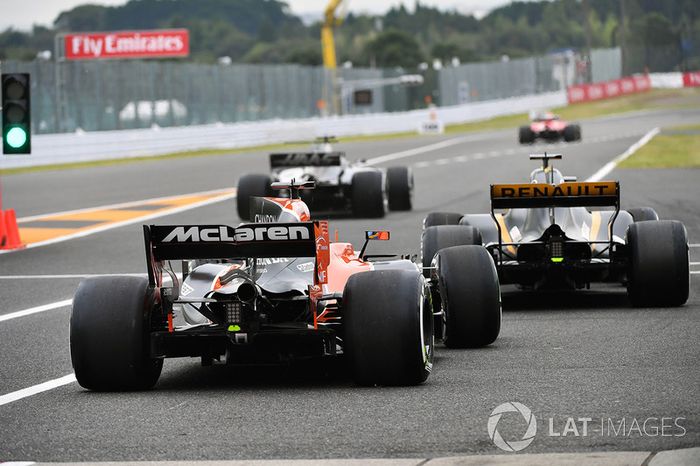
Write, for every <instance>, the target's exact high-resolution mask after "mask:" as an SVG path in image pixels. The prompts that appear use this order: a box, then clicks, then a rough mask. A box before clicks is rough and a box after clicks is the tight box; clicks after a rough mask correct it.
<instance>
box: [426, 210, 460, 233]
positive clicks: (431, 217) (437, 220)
mask: <svg viewBox="0 0 700 466" xmlns="http://www.w3.org/2000/svg"><path fill="white" fill-rule="evenodd" d="M462 216H463V214H458V213H455V212H430V213H429V214H428V216H427V217H425V218H424V219H423V228H424V229H425V228H428V227H434V226H436V225H459V221H460V220H461V219H462Z"/></svg>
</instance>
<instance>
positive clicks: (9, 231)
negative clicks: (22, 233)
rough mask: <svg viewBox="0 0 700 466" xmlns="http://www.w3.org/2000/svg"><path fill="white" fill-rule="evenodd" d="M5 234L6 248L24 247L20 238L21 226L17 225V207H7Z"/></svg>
mask: <svg viewBox="0 0 700 466" xmlns="http://www.w3.org/2000/svg"><path fill="white" fill-rule="evenodd" d="M5 235H6V236H7V242H6V244H5V247H4V248H5V249H17V248H22V247H24V244H22V240H20V238H19V227H18V226H17V217H16V215H15V209H7V210H6V211H5Z"/></svg>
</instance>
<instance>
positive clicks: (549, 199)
mask: <svg viewBox="0 0 700 466" xmlns="http://www.w3.org/2000/svg"><path fill="white" fill-rule="evenodd" d="M619 205H620V185H619V183H618V182H617V181H596V182H564V183H561V184H557V185H554V184H544V183H527V184H494V185H491V210H495V209H532V208H537V207H605V206H610V207H617V208H618V209H619Z"/></svg>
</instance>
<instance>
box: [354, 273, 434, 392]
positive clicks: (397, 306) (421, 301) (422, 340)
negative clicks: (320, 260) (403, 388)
mask: <svg viewBox="0 0 700 466" xmlns="http://www.w3.org/2000/svg"><path fill="white" fill-rule="evenodd" d="M432 321H433V316H432V306H431V301H430V295H429V293H428V291H427V290H426V287H425V282H424V280H423V277H421V275H420V274H419V273H418V272H415V271H409V270H378V271H372V272H363V273H358V274H354V275H352V276H351V277H350V278H349V279H348V281H347V283H346V285H345V290H344V292H343V325H344V331H345V342H344V348H343V352H344V353H345V357H346V358H347V361H348V366H349V368H350V371H351V373H352V377H353V379H354V380H355V382H356V383H358V384H360V385H417V384H420V383H422V382H424V381H425V380H426V379H427V378H428V376H429V375H430V371H431V370H432V364H433V326H432Z"/></svg>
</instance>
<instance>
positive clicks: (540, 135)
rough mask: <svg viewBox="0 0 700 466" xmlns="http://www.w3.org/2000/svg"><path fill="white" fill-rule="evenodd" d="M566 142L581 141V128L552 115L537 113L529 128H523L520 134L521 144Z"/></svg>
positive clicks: (549, 113)
mask: <svg viewBox="0 0 700 466" xmlns="http://www.w3.org/2000/svg"><path fill="white" fill-rule="evenodd" d="M538 139H543V140H545V141H549V142H553V141H561V140H564V141H566V142H573V141H580V140H581V126H579V125H577V124H572V123H567V122H566V121H564V120H562V119H560V118H559V116H557V115H555V114H553V113H551V112H544V113H537V114H535V115H534V117H533V118H532V121H531V122H530V124H529V125H527V126H521V127H520V130H519V132H518V140H519V141H520V144H533V143H534V142H535V141H536V140H538Z"/></svg>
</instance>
